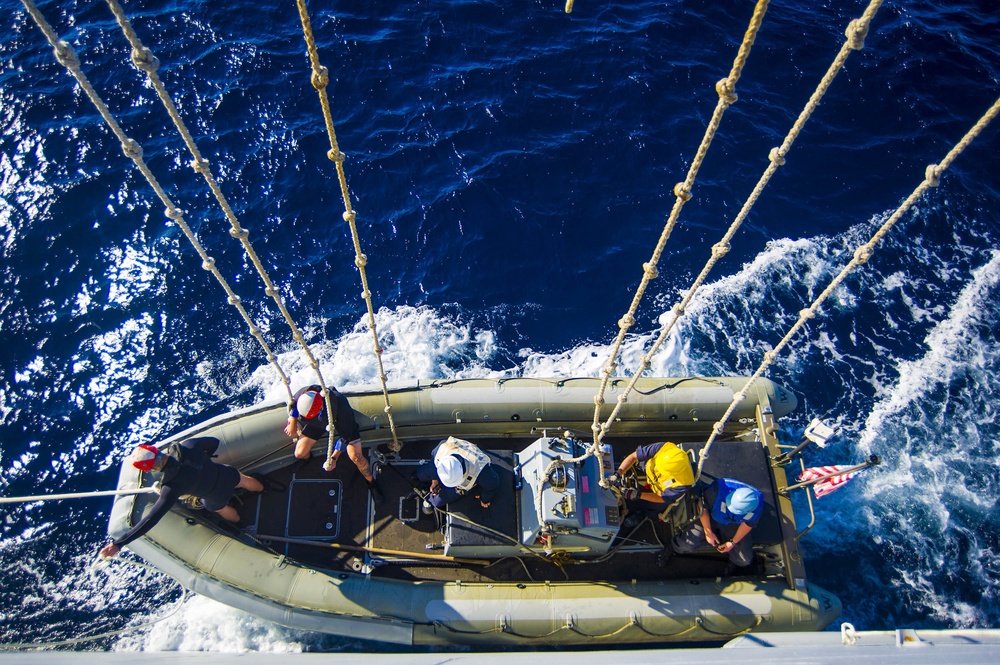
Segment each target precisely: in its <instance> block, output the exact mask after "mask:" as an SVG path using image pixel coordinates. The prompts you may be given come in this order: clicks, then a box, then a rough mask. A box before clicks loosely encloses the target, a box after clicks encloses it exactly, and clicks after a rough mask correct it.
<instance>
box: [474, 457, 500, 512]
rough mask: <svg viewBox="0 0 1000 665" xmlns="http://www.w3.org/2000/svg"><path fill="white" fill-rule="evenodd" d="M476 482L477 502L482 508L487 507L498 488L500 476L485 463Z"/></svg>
mask: <svg viewBox="0 0 1000 665" xmlns="http://www.w3.org/2000/svg"><path fill="white" fill-rule="evenodd" d="M476 482H478V483H479V503H480V505H482V507H483V508H489V507H490V504H491V503H493V499H494V498H495V497H496V495H497V492H498V491H499V490H500V476H498V475H497V472H496V470H495V469H494V468H493V467H492V466H491V465H487V466H486V468H485V469H483V470H482V472H481V473H480V474H479V478H477V479H476Z"/></svg>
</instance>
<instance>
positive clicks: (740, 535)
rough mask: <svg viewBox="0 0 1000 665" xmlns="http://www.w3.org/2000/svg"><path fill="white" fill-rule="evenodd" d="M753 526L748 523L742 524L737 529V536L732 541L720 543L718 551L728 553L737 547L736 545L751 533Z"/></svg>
mask: <svg viewBox="0 0 1000 665" xmlns="http://www.w3.org/2000/svg"><path fill="white" fill-rule="evenodd" d="M751 529H753V527H752V526H750V525H749V524H747V523H746V522H740V525H739V526H738V527H736V534H735V535H734V536H733V538H732V540H729V541H726V542H724V543H720V544H719V546H718V549H719V551H720V552H728V551H729V550H731V549H733V548H734V547H735V546H736V543H738V542H740V541H741V540H743V539H744V538H745V537H746V535H747V534H748V533H750V531H751Z"/></svg>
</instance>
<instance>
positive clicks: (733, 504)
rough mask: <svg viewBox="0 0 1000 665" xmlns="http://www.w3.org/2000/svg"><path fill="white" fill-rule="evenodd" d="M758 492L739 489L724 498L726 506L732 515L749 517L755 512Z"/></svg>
mask: <svg viewBox="0 0 1000 665" xmlns="http://www.w3.org/2000/svg"><path fill="white" fill-rule="evenodd" d="M759 503H760V492H758V491H757V490H753V489H750V488H749V487H740V488H738V489H735V490H733V491H732V492H730V493H729V496H727V497H726V506H727V507H728V509H729V512H731V513H732V514H733V515H749V514H750V513H752V512H753V511H755V510H757V505H758V504H759Z"/></svg>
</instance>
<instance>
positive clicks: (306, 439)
mask: <svg viewBox="0 0 1000 665" xmlns="http://www.w3.org/2000/svg"><path fill="white" fill-rule="evenodd" d="M322 390H323V389H322V388H321V387H320V386H318V385H311V386H306V387H305V388H302V389H300V390H299V391H298V392H296V393H295V395H293V397H292V408H291V409H290V410H289V413H288V421H287V422H286V424H285V434H287V435H288V436H290V437H293V438H294V439H296V441H295V457H297V458H298V459H300V460H304V461H305V460H308V459H309V457H310V453H311V451H312V448H313V446H314V445H315V444H316V442H317V441H319V440H320V439H324V438H326V437H327V436H328V432H327V427H328V425H329V423H330V421H331V420H332V421H333V429H334V432H335V433H336V436H338V437H339V438H341V439H343V440H344V441H347V442H348V443H347V445H346V448H347V456H348V457H350V458H351V461H352V462H354V464H355V466H357V467H358V471H360V472H361V475H362V476H364V479H365V481H366V482H367V483H368V490H369V491H370V492H371V495H372V500H373V501H374V502H375V507H376V508H377V507H378V506H379V505H381V503H382V498H383V497H382V491H381V490H380V489H379V487H378V485H377V484H376V483H375V477H374V476H373V475H372V470H371V466H370V465H369V464H368V460H367V459H365V455H364V452H363V451H362V449H361V429H360V428H359V427H358V423H357V420H355V419H354V409H353V408H351V403H350V402H349V401H347V398H346V397H344V396H343V395H341V394H340V393H339V392H338V391H337V389H336V388H328V389H327V390H328V391H329V393H330V405H331V406H330V408H331V410H332V411H333V418H330V417H329V415H328V414H327V408H326V400H325V399H323V392H322ZM343 448H344V446H343V445H342V444H341V443H340V442H338V445H337V447H336V448H335V449H334V452H333V457H332V458H331V459H329V460H327V463H326V464H325V465H324V466H323V468H324V469H326V470H327V471H333V470H334V469H335V468H336V467H337V460H338V459H339V458H340V456H341V455H342V454H343Z"/></svg>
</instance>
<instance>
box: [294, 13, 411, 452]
mask: <svg viewBox="0 0 1000 665" xmlns="http://www.w3.org/2000/svg"><path fill="white" fill-rule="evenodd" d="M296 4H297V6H298V8H299V18H300V19H301V20H302V35H303V37H304V38H305V40H306V48H307V50H308V51H309V62H310V63H311V65H312V84H313V87H314V88H316V92H317V93H318V94H319V103H320V106H322V107H323V119H324V121H325V123H326V133H327V135H328V136H329V137H330V150H329V152H327V153H326V156H327V157H328V158H329V159H330V161H332V162H333V163H334V164H335V165H336V167H337V179H338V180H339V181H340V194H341V197H342V198H343V199H344V214H343V217H344V221H345V222H347V224H348V225H349V226H350V228H351V238H352V239H353V240H354V265H356V266H357V267H358V272H359V273H360V275H361V288H362V291H361V297H362V298H364V301H365V305H366V306H367V308H368V328H369V330H371V333H372V343H373V350H374V352H375V360H376V362H377V363H378V377H379V380H380V381H381V382H382V395H383V397H384V398H385V415H386V417H387V418H388V420H389V431H390V433H391V434H392V443H391V444H389V447H390V448H391V449H392V450H393V451H397V452H398V451H399V450H400V449H402V447H403V444H401V443H400V442H399V437H398V436H397V435H396V423H395V421H394V420H393V418H392V405H391V404H390V403H389V388H388V386H387V385H386V375H385V369H384V368H383V366H382V351H383V349H382V345H381V344H379V341H378V331H377V329H376V328H375V307H374V305H372V294H371V291H370V290H369V288H368V275H367V274H366V273H365V266H366V265H367V264H368V257H367V256H365V254H364V253H363V252H362V251H361V240H360V238H359V236H358V226H357V223H356V217H357V214H356V213H355V212H354V209H353V208H352V206H351V195H350V192H348V190H347V175H346V174H345V173H344V159H345V156H344V153H342V152H341V151H340V146H339V145H338V144H337V132H336V130H335V129H334V126H333V113H332V112H331V110H330V99H329V97H328V96H327V94H326V87H327V85H329V83H330V72H329V70H327V68H326V67H324V66H323V65H321V64H320V61H319V49H317V47H316V39H315V37H313V31H312V24H311V23H310V21H309V10H308V9H307V8H306V2H305V0H296ZM328 401H329V400H328ZM330 440H331V441H332V440H333V437H332V436H331V437H330ZM327 455H328V456H332V455H333V452H332V448H330V449H329V450H328V452H327Z"/></svg>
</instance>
